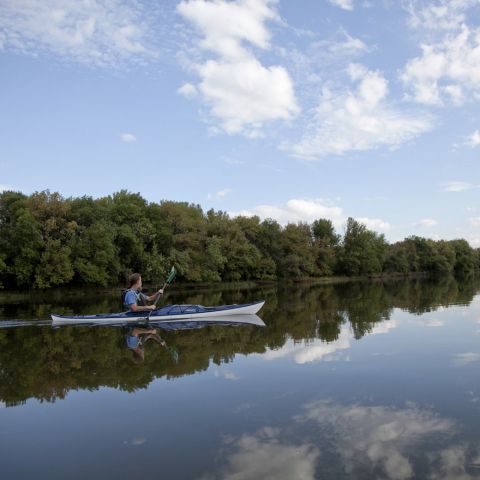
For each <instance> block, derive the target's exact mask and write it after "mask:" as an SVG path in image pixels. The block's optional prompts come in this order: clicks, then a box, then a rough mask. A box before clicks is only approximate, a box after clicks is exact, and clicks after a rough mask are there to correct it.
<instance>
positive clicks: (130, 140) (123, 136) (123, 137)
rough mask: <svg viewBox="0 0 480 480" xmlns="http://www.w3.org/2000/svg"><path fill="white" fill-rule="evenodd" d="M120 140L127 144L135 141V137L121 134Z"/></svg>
mask: <svg viewBox="0 0 480 480" xmlns="http://www.w3.org/2000/svg"><path fill="white" fill-rule="evenodd" d="M120 138H121V139H122V141H124V142H127V143H131V142H136V141H137V137H136V136H135V135H133V133H122V134H121V135H120Z"/></svg>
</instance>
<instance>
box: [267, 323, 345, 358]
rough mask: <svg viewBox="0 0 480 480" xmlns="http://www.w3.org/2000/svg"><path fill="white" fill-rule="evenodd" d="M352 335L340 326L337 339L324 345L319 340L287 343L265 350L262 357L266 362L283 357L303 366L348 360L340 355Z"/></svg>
mask: <svg viewBox="0 0 480 480" xmlns="http://www.w3.org/2000/svg"><path fill="white" fill-rule="evenodd" d="M352 338H353V334H352V332H351V330H350V328H349V327H348V326H342V328H341V330H340V334H339V336H338V339H337V340H335V341H334V342H330V343H326V342H324V341H322V340H320V339H317V340H314V341H311V342H308V344H306V343H295V342H294V341H293V340H290V341H288V342H287V343H286V344H285V345H284V346H283V347H282V348H279V349H277V350H267V352H266V353H264V354H263V355H262V357H263V358H265V359H266V360H274V359H277V358H283V357H292V358H293V360H294V361H295V363H298V364H304V363H310V362H315V361H321V360H323V361H332V360H348V357H347V356H346V355H341V353H342V350H346V349H348V348H350V341H351V339H352Z"/></svg>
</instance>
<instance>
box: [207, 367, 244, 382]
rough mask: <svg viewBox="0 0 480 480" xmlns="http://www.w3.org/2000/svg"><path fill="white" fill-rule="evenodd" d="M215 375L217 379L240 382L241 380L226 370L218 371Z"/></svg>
mask: <svg viewBox="0 0 480 480" xmlns="http://www.w3.org/2000/svg"><path fill="white" fill-rule="evenodd" d="M213 374H214V375H215V376H216V377H223V378H225V380H238V379H239V378H240V377H239V376H238V375H237V374H236V373H233V372H231V371H230V370H226V369H221V370H220V369H217V370H215V372H214V373H213Z"/></svg>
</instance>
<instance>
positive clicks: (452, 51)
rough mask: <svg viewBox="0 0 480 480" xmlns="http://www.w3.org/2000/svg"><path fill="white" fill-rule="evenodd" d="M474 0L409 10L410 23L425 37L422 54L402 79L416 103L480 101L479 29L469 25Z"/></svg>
mask: <svg viewBox="0 0 480 480" xmlns="http://www.w3.org/2000/svg"><path fill="white" fill-rule="evenodd" d="M473 6H478V2H477V1H475V0H457V1H451V0H438V1H434V2H431V3H429V4H427V6H425V7H424V8H421V9H419V10H416V9H415V8H414V7H412V8H411V9H410V21H409V24H410V26H411V27H413V28H418V29H421V31H422V32H423V33H424V35H425V40H424V42H423V43H422V44H421V45H420V48H421V51H422V53H421V55H420V56H417V57H416V58H413V59H411V60H409V61H408V62H407V64H406V66H405V68H404V70H403V71H402V73H401V79H402V81H403V82H404V84H405V86H406V87H407V88H408V89H409V91H410V96H411V98H412V99H413V100H415V101H417V102H420V103H423V104H429V105H444V104H446V103H452V104H454V105H461V104H463V103H464V102H465V101H466V100H467V99H478V98H480V55H478V52H479V50H480V28H478V27H472V26H470V25H468V24H467V19H468V13H467V11H468V9H469V8H470V7H473Z"/></svg>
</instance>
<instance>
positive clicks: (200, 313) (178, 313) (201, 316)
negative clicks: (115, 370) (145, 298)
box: [52, 300, 265, 325]
mask: <svg viewBox="0 0 480 480" xmlns="http://www.w3.org/2000/svg"><path fill="white" fill-rule="evenodd" d="M264 304H265V301H264V300H261V301H258V302H253V303H244V304H241V305H222V306H220V307H204V306H202V305H167V306H165V307H161V308H159V309H158V310H153V311H152V312H151V313H150V312H123V313H105V314H99V315H52V320H53V323H52V325H62V324H68V323H72V324H78V323H95V324H102V323H106V324H111V323H135V322H141V321H145V320H148V321H149V322H181V321H188V322H191V321H201V322H209V323H211V322H212V323H213V322H215V323H217V322H218V323H224V322H230V323H238V321H239V320H240V318H237V317H240V316H255V314H256V313H257V312H258V311H259V310H260V309H261V308H262V307H263V305H264ZM256 318H258V317H256ZM239 323H242V322H239Z"/></svg>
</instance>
